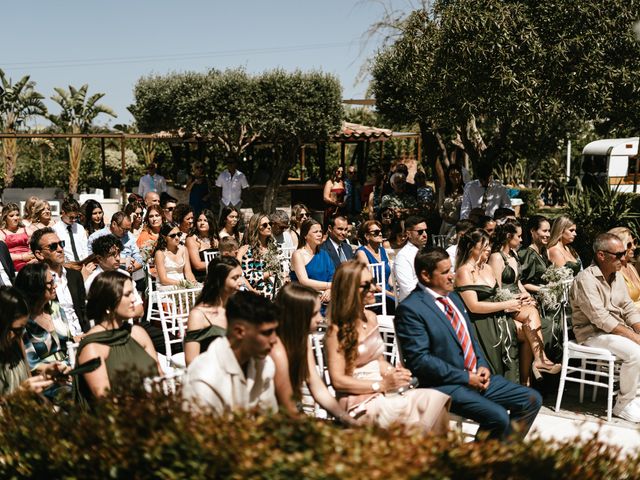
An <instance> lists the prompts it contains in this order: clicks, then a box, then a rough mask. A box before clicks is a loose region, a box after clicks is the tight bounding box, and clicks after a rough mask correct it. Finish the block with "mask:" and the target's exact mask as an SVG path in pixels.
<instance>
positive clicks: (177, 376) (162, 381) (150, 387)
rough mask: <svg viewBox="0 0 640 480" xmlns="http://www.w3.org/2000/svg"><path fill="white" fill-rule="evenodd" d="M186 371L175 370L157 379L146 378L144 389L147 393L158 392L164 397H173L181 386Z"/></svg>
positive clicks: (181, 369)
mask: <svg viewBox="0 0 640 480" xmlns="http://www.w3.org/2000/svg"><path fill="white" fill-rule="evenodd" d="M185 372H186V370H185V369H183V368H175V369H173V370H172V371H171V372H170V373H167V374H165V375H160V376H157V377H147V378H145V379H144V389H145V391H147V392H148V393H152V392H153V391H160V392H162V393H164V394H165V395H167V396H169V395H175V394H176V393H177V391H178V387H179V386H180V385H181V384H182V378H183V377H184V374H185Z"/></svg>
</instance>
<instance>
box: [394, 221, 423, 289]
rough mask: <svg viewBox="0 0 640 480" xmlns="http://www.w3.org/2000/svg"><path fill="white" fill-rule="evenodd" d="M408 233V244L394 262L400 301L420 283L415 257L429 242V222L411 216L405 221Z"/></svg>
mask: <svg viewBox="0 0 640 480" xmlns="http://www.w3.org/2000/svg"><path fill="white" fill-rule="evenodd" d="M404 227H405V232H406V233H407V244H406V245H405V246H404V247H402V250H400V251H399V252H398V255H396V259H395V260H394V262H393V270H394V273H395V278H396V284H397V286H398V302H401V301H402V300H404V299H405V298H406V297H407V296H408V295H409V294H410V293H411V292H412V291H413V289H414V288H416V285H417V283H418V277H417V276H416V272H415V270H414V266H413V263H414V259H415V258H416V253H418V250H420V249H421V248H423V247H424V246H425V245H426V244H427V239H428V236H427V222H426V221H425V220H424V219H423V218H421V217H409V218H407V219H406V220H405V222H404Z"/></svg>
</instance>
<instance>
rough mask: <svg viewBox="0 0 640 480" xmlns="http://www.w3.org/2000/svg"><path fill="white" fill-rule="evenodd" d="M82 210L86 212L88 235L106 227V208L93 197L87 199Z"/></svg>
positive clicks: (85, 221)
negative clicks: (92, 198)
mask: <svg viewBox="0 0 640 480" xmlns="http://www.w3.org/2000/svg"><path fill="white" fill-rule="evenodd" d="M81 210H82V213H84V222H83V226H84V229H85V231H86V232H87V237H88V236H89V235H91V234H92V233H93V232H95V231H96V230H101V229H103V228H104V210H103V208H102V205H100V203H99V202H97V201H96V200H91V199H90V200H87V201H86V202H84V204H83V205H82V208H81ZM125 213H126V212H125Z"/></svg>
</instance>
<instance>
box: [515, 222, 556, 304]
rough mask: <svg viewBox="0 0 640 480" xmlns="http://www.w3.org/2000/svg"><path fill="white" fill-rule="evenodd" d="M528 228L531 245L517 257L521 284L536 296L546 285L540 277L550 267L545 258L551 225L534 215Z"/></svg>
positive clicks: (546, 257) (547, 258)
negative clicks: (519, 265)
mask: <svg viewBox="0 0 640 480" xmlns="http://www.w3.org/2000/svg"><path fill="white" fill-rule="evenodd" d="M528 228H529V235H530V237H531V244H530V245H529V246H528V247H527V248H525V249H522V250H520V251H519V252H518V257H519V258H520V264H521V265H522V278H521V281H522V284H523V285H524V288H526V289H527V291H528V292H530V293H532V294H536V293H538V292H539V291H540V287H541V286H542V285H544V284H545V283H546V282H545V281H544V280H543V279H542V276H543V275H544V274H545V273H546V271H547V269H548V268H549V266H550V265H551V262H549V257H548V256H547V245H548V244H549V236H550V232H551V224H550V223H549V220H548V219H547V218H546V217H543V216H542V215H534V216H533V217H531V218H530V219H529V224H528Z"/></svg>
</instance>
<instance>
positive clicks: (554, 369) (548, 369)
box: [531, 363, 562, 380]
mask: <svg viewBox="0 0 640 480" xmlns="http://www.w3.org/2000/svg"><path fill="white" fill-rule="evenodd" d="M561 371H562V365H560V364H559V363H554V364H553V365H551V366H547V365H542V366H539V367H536V364H535V363H533V364H531V372H532V373H533V376H534V377H535V379H536V380H540V379H541V378H542V374H543V373H546V374H548V375H557V374H559V373H560V372H561Z"/></svg>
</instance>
